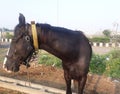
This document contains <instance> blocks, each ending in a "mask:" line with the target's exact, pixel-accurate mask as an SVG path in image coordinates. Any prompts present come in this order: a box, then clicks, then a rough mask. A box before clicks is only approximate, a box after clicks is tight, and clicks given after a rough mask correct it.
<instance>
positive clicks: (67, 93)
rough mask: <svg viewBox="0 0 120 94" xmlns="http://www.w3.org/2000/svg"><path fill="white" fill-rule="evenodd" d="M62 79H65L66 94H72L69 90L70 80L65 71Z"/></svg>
mask: <svg viewBox="0 0 120 94" xmlns="http://www.w3.org/2000/svg"><path fill="white" fill-rule="evenodd" d="M64 77H65V81H66V86H67V90H66V94H72V90H71V78H70V77H69V74H68V72H67V71H65V70H64Z"/></svg>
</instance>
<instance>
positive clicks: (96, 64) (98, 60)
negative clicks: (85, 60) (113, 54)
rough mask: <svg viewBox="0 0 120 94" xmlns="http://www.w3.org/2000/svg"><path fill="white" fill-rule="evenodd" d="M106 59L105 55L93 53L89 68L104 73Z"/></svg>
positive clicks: (91, 70) (93, 71)
mask: <svg viewBox="0 0 120 94" xmlns="http://www.w3.org/2000/svg"><path fill="white" fill-rule="evenodd" d="M105 61H106V58H105V56H102V55H95V54H93V56H92V59H91V63H90V68H89V69H90V72H92V73H96V74H103V73H104V71H105V69H106V63H105Z"/></svg>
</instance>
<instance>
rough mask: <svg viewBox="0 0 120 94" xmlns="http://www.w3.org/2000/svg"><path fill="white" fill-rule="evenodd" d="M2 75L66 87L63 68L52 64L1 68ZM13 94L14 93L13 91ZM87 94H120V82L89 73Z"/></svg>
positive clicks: (61, 87)
mask: <svg viewBox="0 0 120 94" xmlns="http://www.w3.org/2000/svg"><path fill="white" fill-rule="evenodd" d="M0 75H2V76H7V77H11V78H16V79H20V80H24V81H28V80H29V81H30V82H34V83H37V84H42V85H46V86H50V87H55V88H59V89H65V88H66V85H65V80H64V76H63V70H62V69H59V68H55V67H52V66H44V65H39V66H31V67H30V68H29V69H26V67H25V66H21V68H20V71H19V72H18V73H11V74H8V73H6V72H5V71H4V70H3V69H1V68H0ZM76 83H77V82H75V87H76V88H77V85H76ZM12 94H13V93H12ZM85 94H120V82H117V81H112V79H111V78H107V77H104V76H98V75H92V74H89V75H88V79H87V83H86V86H85Z"/></svg>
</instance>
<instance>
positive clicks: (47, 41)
mask: <svg viewBox="0 0 120 94" xmlns="http://www.w3.org/2000/svg"><path fill="white" fill-rule="evenodd" d="M40 29H41V30H40ZM37 31H38V43H39V49H43V50H45V51H47V52H49V53H51V54H53V55H55V56H57V57H59V58H60V55H59V54H58V52H57V50H56V48H55V46H54V44H53V41H52V40H54V39H55V37H56V35H55V32H54V31H51V30H49V29H48V30H46V29H42V28H39V29H37Z"/></svg>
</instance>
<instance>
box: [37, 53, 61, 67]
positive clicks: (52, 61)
mask: <svg viewBox="0 0 120 94" xmlns="http://www.w3.org/2000/svg"><path fill="white" fill-rule="evenodd" d="M61 62H62V61H61V60H60V59H59V58H57V57H55V56H54V55H52V54H49V53H48V52H45V51H41V52H39V54H38V63H39V64H45V65H54V66H56V67H61V65H62V63H61Z"/></svg>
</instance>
